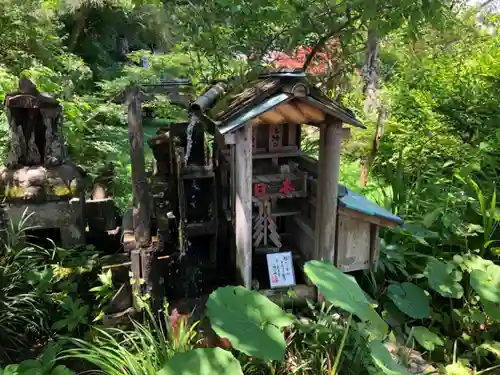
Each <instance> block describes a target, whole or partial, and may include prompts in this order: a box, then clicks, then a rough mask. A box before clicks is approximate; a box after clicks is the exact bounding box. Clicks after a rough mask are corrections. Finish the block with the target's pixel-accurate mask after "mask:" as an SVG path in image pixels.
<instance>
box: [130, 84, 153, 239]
mask: <svg viewBox="0 0 500 375" xmlns="http://www.w3.org/2000/svg"><path fill="white" fill-rule="evenodd" d="M139 93H140V91H139V88H138V87H137V86H135V87H131V88H130V89H129V91H128V93H127V104H128V139H129V142H130V163H131V166H132V192H133V196H134V219H135V220H136V222H135V223H134V235H135V241H136V244H137V246H138V247H140V248H146V247H149V246H150V245H151V232H150V230H151V229H150V220H151V212H150V210H151V207H150V203H151V202H150V197H149V187H148V180H147V177H146V167H145V161H144V132H143V129H142V113H141V101H140V99H139Z"/></svg>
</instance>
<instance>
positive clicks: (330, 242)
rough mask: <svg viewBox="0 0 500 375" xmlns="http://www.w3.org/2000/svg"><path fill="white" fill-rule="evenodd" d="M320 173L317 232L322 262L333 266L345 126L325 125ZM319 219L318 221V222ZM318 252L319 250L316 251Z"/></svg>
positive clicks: (336, 124)
mask: <svg viewBox="0 0 500 375" xmlns="http://www.w3.org/2000/svg"><path fill="white" fill-rule="evenodd" d="M321 137H322V139H323V140H322V141H321V140H320V142H321V145H322V146H323V147H322V148H323V153H322V154H321V155H320V164H321V165H320V173H319V183H318V197H317V202H318V203H320V204H319V207H317V210H318V211H319V214H318V215H317V219H316V229H317V233H318V237H317V240H318V241H319V259H325V260H329V261H331V262H333V261H334V260H335V251H336V235H337V230H336V229H337V204H338V190H339V174H340V148H341V143H342V123H341V122H340V121H339V122H337V123H334V124H328V125H325V126H324V128H323V127H322V128H321ZM318 219H319V220H318ZM315 248H316V247H315Z"/></svg>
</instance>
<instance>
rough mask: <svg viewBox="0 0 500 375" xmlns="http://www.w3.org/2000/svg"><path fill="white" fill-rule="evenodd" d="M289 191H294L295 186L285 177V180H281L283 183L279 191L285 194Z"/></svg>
mask: <svg viewBox="0 0 500 375" xmlns="http://www.w3.org/2000/svg"><path fill="white" fill-rule="evenodd" d="M291 191H295V188H294V187H293V186H292V182H291V181H290V180H289V179H288V178H285V181H283V185H282V186H281V189H280V193H281V194H284V195H287V194H288V193H289V192H291Z"/></svg>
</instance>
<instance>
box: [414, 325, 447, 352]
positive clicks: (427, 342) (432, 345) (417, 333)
mask: <svg viewBox="0 0 500 375" xmlns="http://www.w3.org/2000/svg"><path fill="white" fill-rule="evenodd" d="M413 337H414V338H415V340H417V342H418V343H419V344H420V345H421V346H422V347H423V348H425V349H427V350H430V351H433V350H434V349H436V346H443V345H444V341H443V340H442V339H441V337H439V336H438V335H436V334H435V333H434V332H431V331H430V330H429V329H427V328H426V327H421V326H419V327H413Z"/></svg>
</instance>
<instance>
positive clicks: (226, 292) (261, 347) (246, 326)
mask: <svg viewBox="0 0 500 375" xmlns="http://www.w3.org/2000/svg"><path fill="white" fill-rule="evenodd" d="M207 315H208V317H209V318H210V323H211V325H212V328H213V329H214V331H215V332H216V333H217V334H218V335H219V336H220V337H223V338H227V339H228V340H229V341H230V342H231V344H232V345H233V347H234V348H236V349H238V350H241V351H242V352H244V353H245V354H248V355H249V356H253V357H257V358H259V359H262V360H283V358H284V356H285V349H286V343H285V338H284V337H283V333H282V332H281V329H280V328H283V327H286V326H289V325H290V324H292V323H293V322H294V320H295V317H294V316H293V315H290V314H287V313H285V312H284V311H283V310H282V309H281V308H280V307H279V306H278V305H276V304H274V303H273V302H271V301H270V300H269V299H268V298H266V297H264V296H263V295H262V294H260V293H258V292H255V291H250V290H248V289H246V288H243V287H241V286H236V287H235V286H227V287H224V288H218V289H217V290H216V291H214V292H213V293H212V294H211V295H210V297H209V298H208V301H207Z"/></svg>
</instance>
